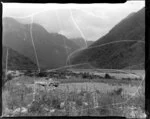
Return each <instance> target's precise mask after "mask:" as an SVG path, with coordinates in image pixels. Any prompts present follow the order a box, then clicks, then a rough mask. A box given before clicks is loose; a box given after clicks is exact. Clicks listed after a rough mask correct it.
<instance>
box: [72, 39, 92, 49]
mask: <svg viewBox="0 0 150 119" xmlns="http://www.w3.org/2000/svg"><path fill="white" fill-rule="evenodd" d="M71 40H72V41H73V42H75V43H76V44H77V45H78V46H79V47H80V48H84V47H86V45H87V46H90V45H91V44H92V43H93V41H87V40H85V39H83V38H72V39H71Z"/></svg>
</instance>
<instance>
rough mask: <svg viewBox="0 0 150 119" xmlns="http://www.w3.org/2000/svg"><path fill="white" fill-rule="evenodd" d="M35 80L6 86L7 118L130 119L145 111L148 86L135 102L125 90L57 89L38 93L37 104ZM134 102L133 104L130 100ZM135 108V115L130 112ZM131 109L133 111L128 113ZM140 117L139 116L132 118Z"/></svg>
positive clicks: (134, 98)
mask: <svg viewBox="0 0 150 119" xmlns="http://www.w3.org/2000/svg"><path fill="white" fill-rule="evenodd" d="M34 80H35V79H33V78H28V77H21V79H20V80H19V79H16V80H12V81H10V82H9V83H7V84H6V86H5V89H4V90H3V93H2V95H3V116H109V115H110V116H126V117H129V118H130V117H140V115H141V113H142V111H144V102H145V100H144V99H145V95H144V94H145V93H144V84H143V85H142V88H141V89H140V90H139V91H138V93H137V94H136V95H135V96H133V97H132V98H130V97H128V96H126V95H123V94H122V92H123V91H124V89H123V88H116V89H114V90H112V91H109V92H105V93H102V92H101V91H100V90H98V89H95V90H94V91H92V92H90V91H88V90H86V88H82V89H81V90H80V91H79V92H78V91H77V90H76V88H75V89H74V90H73V91H69V88H67V90H61V89H54V90H50V91H47V90H40V89H39V90H37V92H36V94H35V100H33V88H32V87H28V86H27V85H26V84H33V83H34ZM129 98H130V100H128V99H129ZM131 107H135V110H136V111H137V110H138V111H137V112H136V111H133V110H132V109H130V108H131ZM129 109H130V111H128V110H129ZM131 112H133V113H136V114H135V115H133V114H130V113H131Z"/></svg>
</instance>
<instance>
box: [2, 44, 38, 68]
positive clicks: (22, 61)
mask: <svg viewBox="0 0 150 119" xmlns="http://www.w3.org/2000/svg"><path fill="white" fill-rule="evenodd" d="M2 50H3V55H2V67H3V69H5V68H6V56H7V47H5V46H4V47H3V49H2ZM7 68H8V69H9V70H12V69H15V70H17V69H18V70H27V69H31V70H37V65H36V64H35V63H34V62H32V61H31V60H30V59H29V58H27V57H25V56H23V55H21V54H19V53H18V52H16V51H14V50H13V49H11V48H8V64H7Z"/></svg>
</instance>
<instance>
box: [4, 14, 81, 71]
mask: <svg viewBox="0 0 150 119" xmlns="http://www.w3.org/2000/svg"><path fill="white" fill-rule="evenodd" d="M3 29H4V30H3V31H4V32H3V45H4V46H8V47H10V48H12V49H14V50H15V51H17V52H19V53H20V54H22V55H24V56H26V57H28V58H30V59H31V60H32V61H33V62H35V63H37V64H38V62H39V67H40V68H43V69H50V68H56V67H60V66H64V65H66V59H67V56H68V55H69V54H70V53H71V52H73V51H74V50H76V49H78V48H79V46H77V45H76V44H75V43H74V42H73V41H71V40H69V39H67V38H66V37H65V36H63V35H60V34H57V33H49V32H47V31H46V30H45V29H44V28H43V27H42V26H41V25H39V24H35V23H33V24H21V23H19V22H18V21H16V20H15V19H13V18H8V17H7V18H4V19H3ZM36 54H37V58H36ZM37 59H38V60H37Z"/></svg>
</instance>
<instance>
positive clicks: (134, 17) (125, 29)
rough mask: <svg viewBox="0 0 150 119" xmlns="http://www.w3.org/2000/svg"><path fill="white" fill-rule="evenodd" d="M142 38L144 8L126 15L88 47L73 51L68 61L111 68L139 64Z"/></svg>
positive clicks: (143, 42) (143, 36)
mask: <svg viewBox="0 0 150 119" xmlns="http://www.w3.org/2000/svg"><path fill="white" fill-rule="evenodd" d="M144 39H145V8H143V9H141V10H140V11H138V12H136V13H133V14H130V15H129V16H127V17H126V18H125V19H123V20H122V21H121V22H119V23H118V24H117V25H116V26H114V27H113V28H112V29H111V30H110V32H109V33H108V34H106V35H105V36H103V37H102V38H100V39H98V40H97V41H96V42H94V43H93V44H92V45H90V46H89V47H88V48H86V49H84V50H81V51H79V52H76V53H74V55H72V57H71V64H78V63H89V64H90V65H92V66H93V67H96V68H113V69H123V68H126V67H132V66H133V65H139V64H141V63H144V61H145V41H144ZM143 66H144V65H143ZM141 68H144V67H140V69H141Z"/></svg>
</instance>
